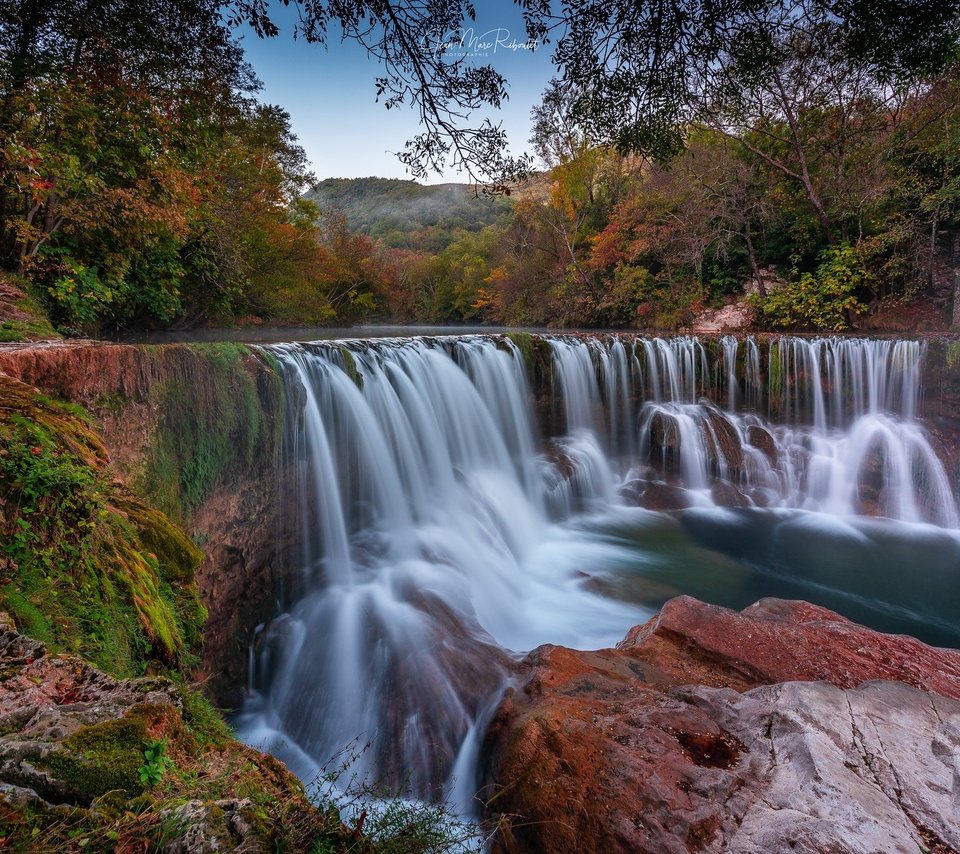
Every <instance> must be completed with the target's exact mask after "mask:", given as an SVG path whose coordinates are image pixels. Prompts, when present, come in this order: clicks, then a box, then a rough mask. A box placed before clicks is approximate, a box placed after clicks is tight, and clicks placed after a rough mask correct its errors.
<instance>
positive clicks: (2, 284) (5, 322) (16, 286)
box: [0, 277, 61, 342]
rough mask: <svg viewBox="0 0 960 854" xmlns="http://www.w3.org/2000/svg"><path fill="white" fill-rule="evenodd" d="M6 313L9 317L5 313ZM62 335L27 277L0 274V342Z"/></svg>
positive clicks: (41, 338)
mask: <svg viewBox="0 0 960 854" xmlns="http://www.w3.org/2000/svg"><path fill="white" fill-rule="evenodd" d="M3 315H6V316H3ZM60 337H61V336H60V335H59V334H58V333H57V332H56V330H55V329H54V328H53V326H52V325H51V324H50V321H49V319H48V318H47V316H46V313H45V312H44V310H43V308H42V307H41V305H40V302H39V301H38V300H36V299H35V298H34V297H32V296H31V295H30V293H29V285H28V283H27V282H26V281H25V280H23V279H17V280H16V281H11V280H10V279H9V278H8V277H0V342H16V341H47V340H51V339H57V338H60Z"/></svg>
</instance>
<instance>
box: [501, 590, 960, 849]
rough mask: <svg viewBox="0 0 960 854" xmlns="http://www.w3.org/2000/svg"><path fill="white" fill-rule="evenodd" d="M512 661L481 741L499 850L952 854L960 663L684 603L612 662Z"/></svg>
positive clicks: (868, 636)
mask: <svg viewBox="0 0 960 854" xmlns="http://www.w3.org/2000/svg"><path fill="white" fill-rule="evenodd" d="M525 665H526V667H527V669H528V676H527V679H526V681H525V682H523V683H522V684H521V687H519V688H517V689H515V690H512V691H508V693H507V695H506V696H505V697H504V700H503V702H502V704H501V706H500V708H499V709H498V711H497V713H496V715H495V716H494V719H493V722H492V724H491V727H490V729H489V731H488V735H487V740H486V745H485V751H486V755H487V757H488V758H487V761H486V764H485V767H484V769H483V771H484V779H485V782H486V783H487V787H486V789H484V793H485V794H486V797H487V798H488V799H492V804H493V805H494V806H495V808H496V811H497V812H498V813H500V814H501V815H507V816H512V817H513V818H511V819H509V820H508V821H507V822H506V826H505V828H504V830H503V832H502V833H501V834H500V836H499V837H498V840H497V843H496V846H497V850H499V851H511V852H521V851H567V850H576V851H580V852H618V851H631V852H688V851H730V852H734V851H735V852H758V854H759V852H768V851H781V850H790V851H801V852H811V854H812V852H823V851H831V852H868V851H869V852H874V851H904V852H906V851H911V852H915V851H917V850H923V849H925V850H931V851H951V850H958V846H960V813H958V811H957V809H956V803H957V801H956V799H957V798H958V797H960V759H958V757H960V652H955V651H949V650H938V649H934V648H931V647H927V646H924V645H923V644H920V643H919V642H918V641H915V640H912V639H910V638H905V637H894V636H888V635H883V634H880V633H878V632H873V631H871V630H869V629H866V628H863V627H861V626H857V625H856V624H854V623H851V622H849V621H847V620H845V619H843V618H842V617H839V616H838V615H836V614H834V613H832V612H830V611H828V610H826V609H824V608H818V607H815V606H811V605H807V604H806V603H802V602H783V601H780V600H763V601H761V602H759V603H757V604H756V605H754V606H751V607H750V608H747V609H745V610H744V611H743V612H740V613H737V612H734V611H729V610H727V609H724V608H717V607H714V606H710V605H705V604H703V603H700V602H697V601H696V600H693V599H690V598H689V597H679V598H678V599H674V600H671V601H670V602H669V603H667V605H666V606H665V607H664V609H663V611H662V612H661V613H660V614H659V615H657V616H656V617H654V618H653V619H652V620H650V621H649V622H648V623H647V624H645V625H644V626H638V627H637V628H635V629H633V630H632V631H631V632H630V634H629V635H628V636H627V638H626V639H625V640H624V641H623V643H621V644H620V646H619V647H618V648H617V649H612V650H599V651H595V652H576V651H572V650H567V649H563V648H561V647H553V646H544V647H540V648H539V649H537V650H534V651H533V652H532V653H531V654H530V655H529V656H528V658H527V660H526V662H525ZM875 680H896V681H875ZM906 683H910V684H906Z"/></svg>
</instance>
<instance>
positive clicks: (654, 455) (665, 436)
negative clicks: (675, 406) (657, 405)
mask: <svg viewBox="0 0 960 854" xmlns="http://www.w3.org/2000/svg"><path fill="white" fill-rule="evenodd" d="M648 429H649V442H650V449H649V461H650V464H651V465H653V466H654V467H656V468H657V470H659V471H663V472H664V473H665V474H679V473H680V430H679V429H678V427H677V422H676V419H675V418H673V417H672V416H671V415H670V414H669V413H666V412H656V413H654V415H653V417H652V418H651V419H650V424H649V428H648Z"/></svg>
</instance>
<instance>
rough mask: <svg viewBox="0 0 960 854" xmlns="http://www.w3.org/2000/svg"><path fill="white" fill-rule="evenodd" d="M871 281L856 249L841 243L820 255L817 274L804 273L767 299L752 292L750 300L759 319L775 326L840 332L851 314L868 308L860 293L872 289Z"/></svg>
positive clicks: (770, 325)
mask: <svg viewBox="0 0 960 854" xmlns="http://www.w3.org/2000/svg"><path fill="white" fill-rule="evenodd" d="M872 284H873V277H872V276H871V274H870V273H869V272H868V271H867V270H866V269H865V268H864V266H863V263H862V261H861V259H860V257H859V255H858V254H857V251H856V249H855V248H854V247H852V246H851V245H850V244H849V243H841V244H840V245H838V246H831V247H830V248H828V249H827V250H825V251H824V252H823V253H822V254H821V256H820V265H819V266H818V267H817V270H816V273H804V274H803V275H801V276H800V278H799V280H798V281H795V282H792V283H791V284H790V285H788V286H787V287H785V288H783V289H781V290H778V291H774V292H773V293H771V294H769V295H768V296H767V297H766V298H762V297H759V296H757V295H753V296H752V297H751V298H750V301H751V303H752V304H753V306H754V309H755V310H756V312H757V319H758V320H759V321H760V322H761V323H762V324H764V325H767V326H769V327H772V328H774V329H816V330H832V331H835V332H839V331H840V330H842V329H846V328H847V327H848V326H849V325H850V318H851V316H852V315H855V314H861V313H863V312H864V311H866V306H865V305H864V304H863V303H862V302H861V301H860V299H859V297H858V293H863V292H866V291H869V290H870V288H871V286H872Z"/></svg>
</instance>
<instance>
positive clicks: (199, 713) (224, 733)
mask: <svg viewBox="0 0 960 854" xmlns="http://www.w3.org/2000/svg"><path fill="white" fill-rule="evenodd" d="M180 697H181V699H182V700H183V720H184V722H185V723H186V725H187V726H188V727H189V729H190V732H191V733H192V734H193V737H194V738H195V739H196V740H197V742H198V743H199V744H200V745H201V746H204V747H206V746H209V745H212V746H216V747H223V746H225V745H226V744H229V743H230V741H231V740H232V739H233V732H232V730H231V729H230V727H229V726H228V725H227V723H226V721H224V719H223V718H222V717H221V716H220V713H219V712H218V711H217V710H216V709H215V708H214V707H213V705H212V704H211V703H210V701H209V700H208V699H207V698H206V697H204V696H203V694H201V693H200V692H199V691H194V690H193V689H192V688H188V687H186V686H183V687H181V690H180Z"/></svg>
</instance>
